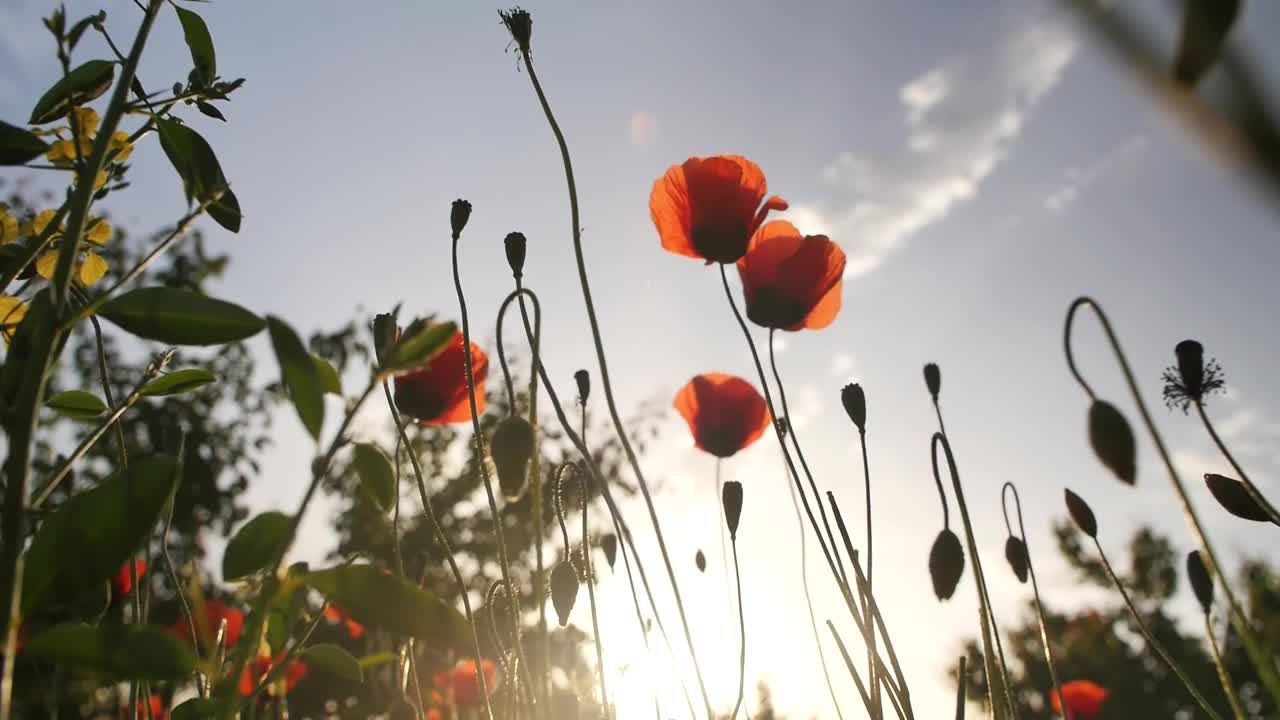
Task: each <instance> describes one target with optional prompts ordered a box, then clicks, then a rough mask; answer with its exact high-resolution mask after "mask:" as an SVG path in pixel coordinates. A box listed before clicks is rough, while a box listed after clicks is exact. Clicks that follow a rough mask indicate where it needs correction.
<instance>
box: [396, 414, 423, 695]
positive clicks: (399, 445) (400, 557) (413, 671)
mask: <svg viewBox="0 0 1280 720" xmlns="http://www.w3.org/2000/svg"><path fill="white" fill-rule="evenodd" d="M403 449H404V441H403V439H402V436H401V435H400V434H399V433H397V434H396V461H395V469H396V485H395V487H396V501H395V507H394V509H393V510H392V513H391V557H392V560H393V561H394V562H395V565H396V575H399V576H400V577H401V578H405V577H407V576H406V574H405V570H404V554H403V553H402V552H401V549H400V477H401V473H400V463H401V459H400V458H401V451H402V450H403ZM405 646H406V648H407V649H408V651H409V663H408V664H409V673H410V676H411V677H413V687H414V694H415V695H416V696H417V700H418V704H417V705H416V706H415V707H416V708H417V709H418V711H419V712H421V711H422V687H421V685H420V683H419V681H418V669H417V662H416V661H415V659H414V655H415V653H414V648H413V638H409V639H408V640H406V641H405Z"/></svg>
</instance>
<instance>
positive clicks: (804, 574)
mask: <svg viewBox="0 0 1280 720" xmlns="http://www.w3.org/2000/svg"><path fill="white" fill-rule="evenodd" d="M783 470H784V473H785V470H786V468H783ZM788 479H789V478H788ZM786 485H787V490H788V491H789V494H790V495H791V507H792V509H793V510H795V511H796V527H797V528H798V529H799V530H800V586H801V588H803V589H804V604H805V607H806V608H807V609H808V610H809V626H810V627H811V628H812V629H813V643H814V645H815V646H817V648H818V662H819V664H821V665H822V679H823V680H825V681H826V683H827V692H828V693H829V694H830V695H831V705H832V707H834V708H835V709H836V717H837V718H839V720H844V713H843V712H841V710H840V702H839V701H838V700H836V689H835V686H833V685H832V684H831V671H830V670H829V669H828V668H827V655H826V653H825V652H824V651H823V650H822V636H821V635H819V634H818V619H817V617H816V616H815V615H814V613H813V597H812V595H811V594H810V593H809V537H808V536H809V534H808V533H807V532H806V531H805V529H804V517H802V516H801V515H800V502H799V501H798V500H796V489H795V486H793V485H792V484H791V483H789V482H788V483H786Z"/></svg>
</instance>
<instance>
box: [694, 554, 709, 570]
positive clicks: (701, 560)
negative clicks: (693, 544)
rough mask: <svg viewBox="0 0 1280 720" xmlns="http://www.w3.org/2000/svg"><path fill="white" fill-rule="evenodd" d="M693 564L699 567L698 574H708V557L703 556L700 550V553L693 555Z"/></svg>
mask: <svg viewBox="0 0 1280 720" xmlns="http://www.w3.org/2000/svg"><path fill="white" fill-rule="evenodd" d="M693 564H694V565H697V566H698V572H706V571H707V556H706V555H703V554H702V551H701V550H699V551H698V552H696V553H694V554H693Z"/></svg>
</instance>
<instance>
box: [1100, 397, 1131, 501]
mask: <svg viewBox="0 0 1280 720" xmlns="http://www.w3.org/2000/svg"><path fill="white" fill-rule="evenodd" d="M1089 444H1090V445H1093V452H1094V454H1095V455H1097V456H1098V459H1099V460H1101V461H1102V464H1103V465H1106V466H1107V469H1108V470H1110V471H1111V472H1112V473H1115V476H1116V477H1117V478H1119V479H1120V481H1121V482H1123V483H1126V484H1128V485H1132V484H1134V481H1135V480H1136V479H1137V477H1138V458H1137V445H1136V443H1135V442H1134V439H1133V430H1131V429H1130V428H1129V421H1128V420H1125V419H1124V415H1121V414H1120V411H1119V410H1117V409H1116V407H1115V406H1114V405H1112V404H1111V403H1108V402H1105V401H1103V400H1094V401H1093V405H1090V406H1089Z"/></svg>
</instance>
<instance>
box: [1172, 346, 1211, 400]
mask: <svg viewBox="0 0 1280 720" xmlns="http://www.w3.org/2000/svg"><path fill="white" fill-rule="evenodd" d="M1173 352H1174V354H1175V355H1177V356H1178V375H1180V376H1181V377H1182V387H1183V388H1185V389H1186V391H1187V395H1189V396H1191V397H1193V398H1196V397H1200V395H1201V394H1203V392H1204V346H1203V345H1201V344H1200V343H1198V342H1196V341H1195V340H1183V341H1182V342H1180V343H1178V344H1177V345H1176V346H1175V347H1174V348H1173Z"/></svg>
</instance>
